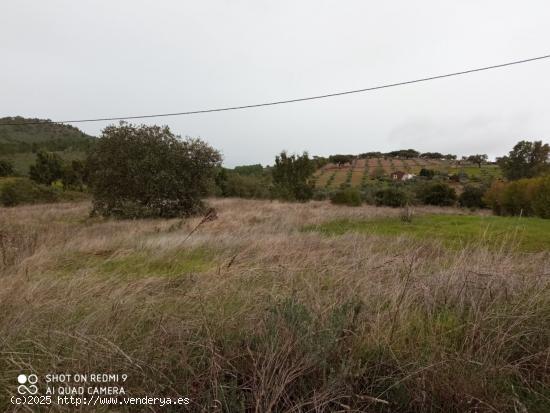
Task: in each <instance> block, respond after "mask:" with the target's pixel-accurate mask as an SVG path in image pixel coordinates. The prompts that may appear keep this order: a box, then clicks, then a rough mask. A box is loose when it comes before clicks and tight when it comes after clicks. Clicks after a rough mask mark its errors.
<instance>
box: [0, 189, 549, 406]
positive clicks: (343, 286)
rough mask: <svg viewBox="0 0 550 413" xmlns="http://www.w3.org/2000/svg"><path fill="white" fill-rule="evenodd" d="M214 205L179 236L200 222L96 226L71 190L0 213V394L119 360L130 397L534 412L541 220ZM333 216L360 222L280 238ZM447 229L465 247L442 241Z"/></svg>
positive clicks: (540, 328) (540, 366)
mask: <svg viewBox="0 0 550 413" xmlns="http://www.w3.org/2000/svg"><path fill="white" fill-rule="evenodd" d="M213 206H214V207H215V208H216V209H217V210H218V213H219V219H218V220H217V221H216V222H215V223H212V224H206V225H205V226H203V227H201V229H200V233H197V234H196V235H197V236H192V237H191V238H187V236H188V234H189V232H190V231H191V230H192V228H194V227H195V226H196V225H197V223H198V222H199V218H190V219H185V220H180V219H171V220H142V221H139V222H135V221H112V220H99V221H98V220H95V219H90V218H87V213H88V211H89V205H88V204H86V203H84V204H73V205H65V206H63V208H59V207H58V206H56V207H49V206H47V205H41V206H36V207H27V208H11V209H4V210H3V211H2V213H1V214H0V228H2V238H1V239H2V242H1V243H0V245H1V247H0V277H1V278H2V288H1V289H0V312H1V314H2V317H0V336H1V337H2V341H1V342H2V351H3V352H4V354H9V357H0V388H2V389H7V391H8V392H16V391H17V390H16V382H15V379H14V378H15V377H16V376H17V374H19V373H20V372H21V371H22V368H24V369H25V370H24V371H31V372H35V373H37V374H39V375H44V374H47V373H51V372H64V373H73V374H74V373H82V372H92V371H93V372H109V373H117V372H118V373H121V372H124V373H125V374H128V375H129V379H128V380H127V381H126V382H125V383H124V388H125V391H126V392H127V394H128V395H129V396H130V397H141V396H147V395H158V396H173V397H177V396H182V397H189V398H190V399H191V401H192V407H190V409H191V411H212V410H216V411H227V412H250V411H258V412H290V411H294V412H300V411H302V412H304V411H313V412H335V411H357V412H378V413H409V412H418V413H421V412H426V413H427V412H446V413H462V412H495V411H496V412H505V413H506V412H510V413H516V412H525V411H527V412H530V413H546V412H547V411H548V410H549V409H550V403H549V398H550V394H549V392H548V389H549V388H550V369H549V364H548V363H547V359H548V349H549V348H550V335H549V333H548V325H550V294H549V291H550V279H549V277H547V276H545V275H544V274H546V273H548V249H547V248H548V245H549V241H548V234H550V229H549V228H548V227H547V226H548V224H549V223H550V221H545V220H540V219H535V218H528V219H526V218H521V219H520V220H518V219H517V218H501V217H489V218H482V217H468V216H463V217H460V216H459V217H456V216H443V215H439V216H433V215H430V216H424V215H423V213H424V212H427V211H432V212H433V211H440V212H441V210H440V209H438V208H437V207H429V210H426V208H425V207H416V209H417V210H416V212H417V214H416V216H415V218H414V219H413V222H412V223H407V224H403V223H401V221H400V220H399V218H398V213H399V211H398V210H394V209H389V208H374V207H364V208H362V209H361V210H360V211H358V210H357V209H353V208H343V207H340V206H334V205H331V204H330V203H323V204H301V203H298V204H285V203H279V202H268V201H245V200H237V199H231V200H228V199H223V200H214V201H213ZM358 216H360V217H362V218H363V219H365V218H366V221H365V225H364V227H361V224H360V223H358V221H357V217H358ZM424 219H426V221H424ZM344 220H345V221H347V222H349V229H350V230H354V229H356V228H358V227H359V228H360V229H363V228H364V229H365V231H362V232H360V233H357V232H355V233H354V232H349V231H345V232H343V233H342V235H338V234H334V235H332V236H330V237H327V236H326V235H325V234H323V233H320V232H316V231H310V232H307V233H303V232H299V231H296V228H299V227H300V226H302V225H316V224H319V223H320V222H321V223H322V222H323V221H329V222H335V221H339V222H343V221H344ZM384 220H389V221H388V222H387V223H386V222H384ZM367 222H368V223H369V224H368V225H367V224H366V223H367ZM377 222H381V224H380V225H381V227H380V228H378V227H377V224H376V223H377ZM508 223H509V225H508ZM372 225H374V230H372V232H369V230H368V228H369V226H370V227H372ZM391 226H399V227H400V228H405V230H404V231H410V232H411V233H412V232H413V231H417V232H418V236H417V235H412V234H411V235H410V236H408V235H407V234H408V233H405V235H403V230H401V231H399V232H394V233H391V231H390V229H389V227H391ZM485 227H489V231H488V234H489V235H490V237H491V238H490V239H492V240H493V241H494V242H486V240H488V238H487V236H486V238H484V237H483V235H482V234H483V233H484V229H485ZM434 228H435V234H434ZM516 229H517V236H515V237H514V234H515V233H516ZM532 231H535V232H532ZM422 232H423V234H422V235H421V233H422ZM461 233H462V234H463V235H464V244H463V245H462V243H461V241H460V240H458V241H452V242H451V243H449V244H448V241H447V239H449V240H450V239H451V238H452V237H455V238H456V237H457V236H458V235H459V234H461ZM523 234H525V235H527V234H530V235H529V236H536V238H532V239H531V240H530V241H529V242H527V243H525V242H526V240H527V238H525V237H522V235H523ZM506 238H509V242H507V240H506ZM439 239H442V240H443V241H442V242H440V241H438V240H439ZM516 240H517V241H520V242H519V243H518V242H516ZM461 245H462V246H461ZM518 245H519V247H518ZM529 245H536V246H537V247H538V248H544V249H545V250H544V251H541V252H535V251H534V250H531V249H530V248H527V247H528V246H529ZM523 249H525V250H529V251H531V252H530V253H529V254H528V255H527V254H524V253H522V252H520V251H521V250H523ZM29 297H32V300H30V299H29ZM22 366H24V367H22ZM4 394H6V393H4ZM9 403H10V402H9V397H1V398H0V410H1V411H10V409H13V406H12V405H11V404H9ZM62 409H63V408H59V409H58V410H55V409H53V411H63V410H62ZM117 409H118V410H120V411H122V412H130V411H134V410H130V409H125V408H124V406H123V407H120V406H117Z"/></svg>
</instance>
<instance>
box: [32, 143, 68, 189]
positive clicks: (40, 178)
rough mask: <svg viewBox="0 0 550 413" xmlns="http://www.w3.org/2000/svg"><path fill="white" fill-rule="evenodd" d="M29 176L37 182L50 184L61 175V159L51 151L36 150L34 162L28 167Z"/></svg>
mask: <svg viewBox="0 0 550 413" xmlns="http://www.w3.org/2000/svg"><path fill="white" fill-rule="evenodd" d="M29 176H30V178H31V179H32V180H33V181H35V182H38V183H39V184H44V185H51V184H52V183H53V182H55V181H57V180H58V179H61V178H62V177H63V161H62V160H61V158H60V157H59V155H56V154H55V153H53V152H45V151H41V152H38V153H37V154H36V163H35V164H34V165H31V167H30V170H29Z"/></svg>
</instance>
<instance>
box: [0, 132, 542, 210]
mask: <svg viewBox="0 0 550 413" xmlns="http://www.w3.org/2000/svg"><path fill="white" fill-rule="evenodd" d="M549 153H550V148H549V146H548V144H543V143H542V142H540V141H537V142H528V141H521V142H519V143H518V144H517V145H516V146H515V147H514V148H513V150H512V151H510V153H509V154H508V155H507V156H504V157H502V158H500V159H499V160H498V163H499V165H500V166H501V168H502V170H503V174H504V176H505V177H506V178H508V179H509V180H515V179H521V178H531V177H534V176H539V175H541V174H545V173H549V172H550V165H549ZM389 154H391V156H400V157H409V156H411V157H413V156H417V155H420V156H421V155H426V156H434V157H435V156H439V155H441V154H439V153H428V154H419V153H418V152H417V151H414V150H412V149H411V150H405V151H394V152H390V153H389ZM352 158H353V159H355V157H354V156H352V155H333V156H331V157H329V158H322V157H314V158H310V157H309V155H308V154H307V153H305V152H304V153H303V154H301V155H296V154H288V153H286V152H284V151H283V152H281V153H280V154H279V155H277V156H276V158H275V163H274V165H273V166H272V167H269V168H264V167H262V165H259V164H256V165H248V166H242V167H237V168H235V169H234V170H228V169H225V168H222V167H221V160H222V158H221V155H220V153H219V152H218V151H217V150H215V149H214V148H212V147H211V146H209V145H208V144H207V143H205V142H204V141H201V140H200V139H191V138H186V139H181V138H180V137H178V136H176V135H174V134H173V133H172V132H171V131H170V129H169V128H168V127H158V126H145V125H142V126H135V125H130V124H126V123H121V124H120V125H119V126H109V127H107V128H105V129H104V130H103V133H102V136H101V137H100V138H99V139H98V140H97V142H96V143H95V144H94V145H93V147H92V149H91V150H90V151H89V153H88V156H87V159H86V161H85V162H83V161H78V160H75V161H71V162H65V161H63V160H62V159H61V158H60V157H59V156H58V155H56V154H54V153H50V152H44V151H41V152H39V153H38V154H37V157H36V163H35V164H34V165H33V166H32V167H31V169H30V177H31V179H33V180H34V181H36V182H38V183H41V184H45V185H51V184H52V183H54V182H56V181H59V182H61V183H62V185H63V187H64V188H67V189H82V188H83V187H84V186H87V187H88V188H89V190H90V192H91V193H92V195H93V198H94V201H93V205H94V207H93V210H94V213H97V214H101V215H106V216H109V215H114V216H121V217H144V216H162V217H173V216H182V215H189V214H194V213H197V212H198V211H200V210H201V209H202V207H203V204H202V201H201V199H202V198H203V197H204V196H205V195H207V194H212V193H216V194H218V195H221V196H243V197H262V198H266V197H269V198H277V199H283V200H288V201H307V200H308V199H311V198H312V197H313V195H314V184H313V179H312V175H313V173H314V172H315V170H316V169H317V168H319V167H320V166H322V165H324V164H326V163H327V162H334V163H346V162H350V160H351V159H352ZM467 159H468V160H469V161H470V162H475V163H477V164H478V165H481V164H482V163H484V162H486V161H487V156H486V155H472V156H470V157H467ZM2 171H4V172H6V171H7V174H9V173H11V172H13V170H12V168H11V167H10V165H9V164H7V163H5V162H4V163H0V172H2ZM213 183H214V186H215V189H214V190H213V189H212V185H213Z"/></svg>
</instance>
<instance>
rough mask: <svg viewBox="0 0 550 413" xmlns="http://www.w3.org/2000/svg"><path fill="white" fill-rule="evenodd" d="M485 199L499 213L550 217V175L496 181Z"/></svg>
mask: <svg viewBox="0 0 550 413" xmlns="http://www.w3.org/2000/svg"><path fill="white" fill-rule="evenodd" d="M484 201H485V202H486V203H487V204H488V205H489V206H490V207H491V208H492V209H493V212H494V213H495V214H497V215H526V216H529V215H535V216H539V217H541V218H550V176H546V177H542V178H525V179H519V180H517V181H512V182H507V183H505V182H500V181H495V182H493V185H492V186H491V188H490V189H489V190H488V191H487V193H486V195H485V198H484Z"/></svg>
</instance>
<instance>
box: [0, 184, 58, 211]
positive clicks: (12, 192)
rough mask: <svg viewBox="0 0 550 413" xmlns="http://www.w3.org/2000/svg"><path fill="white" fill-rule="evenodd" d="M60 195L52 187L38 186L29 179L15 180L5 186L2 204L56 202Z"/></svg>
mask: <svg viewBox="0 0 550 413" xmlns="http://www.w3.org/2000/svg"><path fill="white" fill-rule="evenodd" d="M58 200H59V193H58V191H57V190H55V189H54V188H51V187H47V186H43V185H38V184H36V183H35V182H33V181H31V180H30V179H27V178H15V179H12V180H10V181H8V182H6V183H4V184H3V186H2V190H1V192H0V203H2V205H3V206H8V207H9V206H15V205H20V204H37V203H47V202H55V201H58Z"/></svg>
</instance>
